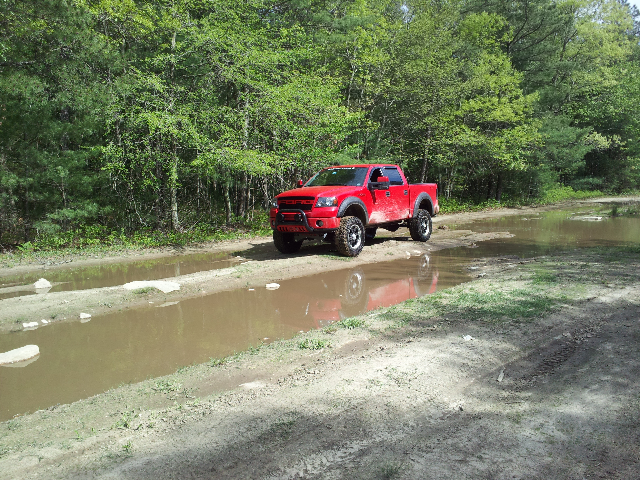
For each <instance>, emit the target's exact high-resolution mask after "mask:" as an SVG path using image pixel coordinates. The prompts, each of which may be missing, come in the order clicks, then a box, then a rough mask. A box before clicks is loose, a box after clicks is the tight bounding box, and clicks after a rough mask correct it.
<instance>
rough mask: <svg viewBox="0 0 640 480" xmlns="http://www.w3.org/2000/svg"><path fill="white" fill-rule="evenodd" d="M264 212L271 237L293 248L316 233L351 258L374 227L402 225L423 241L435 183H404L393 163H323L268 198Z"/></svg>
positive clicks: (280, 247) (433, 212)
mask: <svg viewBox="0 0 640 480" xmlns="http://www.w3.org/2000/svg"><path fill="white" fill-rule="evenodd" d="M271 207H272V208H271V211H270V214H269V217H270V223H271V228H273V241H274V243H275V245H276V248H277V249H278V250H280V251H281V252H282V253H295V252H297V251H298V250H299V249H300V246H301V245H302V242H303V241H304V240H307V239H316V238H318V237H320V238H322V239H324V240H326V241H329V242H333V243H334V244H335V246H336V249H337V250H338V251H339V252H340V253H342V254H343V255H347V256H350V257H355V256H356V255H358V254H359V253H360V251H361V250H362V247H363V246H364V242H365V238H373V237H374V236H375V234H376V230H377V228H378V227H380V228H385V229H387V230H390V231H392V232H395V231H396V230H397V229H398V228H400V227H401V226H407V227H408V228H409V232H410V233H411V238H413V239H414V240H416V241H421V242H426V241H427V240H428V239H429V237H430V236H431V217H432V216H435V215H436V214H437V213H438V211H439V209H440V207H439V206H438V198H437V186H436V184H435V183H423V184H415V185H409V183H408V182H407V179H406V178H405V176H404V173H403V172H402V170H401V169H400V167H398V166H397V165H345V166H339V167H329V168H325V169H323V170H321V171H320V172H318V173H317V174H316V175H314V176H313V177H312V178H311V179H310V180H309V181H308V182H307V183H306V184H303V183H302V181H301V182H300V185H299V188H298V189H295V190H289V191H286V192H283V193H281V194H280V195H278V196H277V197H276V198H274V199H273V201H272V205H271Z"/></svg>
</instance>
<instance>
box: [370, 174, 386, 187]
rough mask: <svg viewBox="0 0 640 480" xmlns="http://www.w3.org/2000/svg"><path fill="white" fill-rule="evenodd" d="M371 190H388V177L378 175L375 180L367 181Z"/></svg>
mask: <svg viewBox="0 0 640 480" xmlns="http://www.w3.org/2000/svg"><path fill="white" fill-rule="evenodd" d="M369 189H371V190H389V177H378V181H377V182H369Z"/></svg>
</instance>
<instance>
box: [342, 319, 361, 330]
mask: <svg viewBox="0 0 640 480" xmlns="http://www.w3.org/2000/svg"><path fill="white" fill-rule="evenodd" d="M336 325H338V326H340V327H342V328H346V329H347V330H353V329H354V328H358V327H363V326H364V319H362V318H345V319H344V320H340V321H339V322H337V323H336Z"/></svg>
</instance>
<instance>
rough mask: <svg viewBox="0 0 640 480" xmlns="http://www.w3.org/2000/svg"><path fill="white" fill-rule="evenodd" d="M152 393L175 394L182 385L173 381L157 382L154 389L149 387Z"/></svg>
mask: <svg viewBox="0 0 640 480" xmlns="http://www.w3.org/2000/svg"><path fill="white" fill-rule="evenodd" d="M151 388H152V389H153V390H154V391H156V392H160V393H171V392H177V391H178V390H180V389H181V388H182V385H181V384H180V383H178V382H176V381H173V380H164V379H163V380H158V381H157V382H156V384H155V386H154V387H151Z"/></svg>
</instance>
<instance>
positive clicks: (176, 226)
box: [169, 140, 182, 232]
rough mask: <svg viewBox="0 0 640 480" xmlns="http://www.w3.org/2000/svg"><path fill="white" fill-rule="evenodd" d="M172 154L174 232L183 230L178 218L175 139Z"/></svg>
mask: <svg viewBox="0 0 640 480" xmlns="http://www.w3.org/2000/svg"><path fill="white" fill-rule="evenodd" d="M172 148H173V152H172V154H171V157H172V158H171V175H170V177H169V189H170V197H171V228H172V229H173V231H174V232H181V231H182V227H181V226H180V221H179V220H178V152H177V146H176V143H175V140H174V142H173V146H172Z"/></svg>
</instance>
